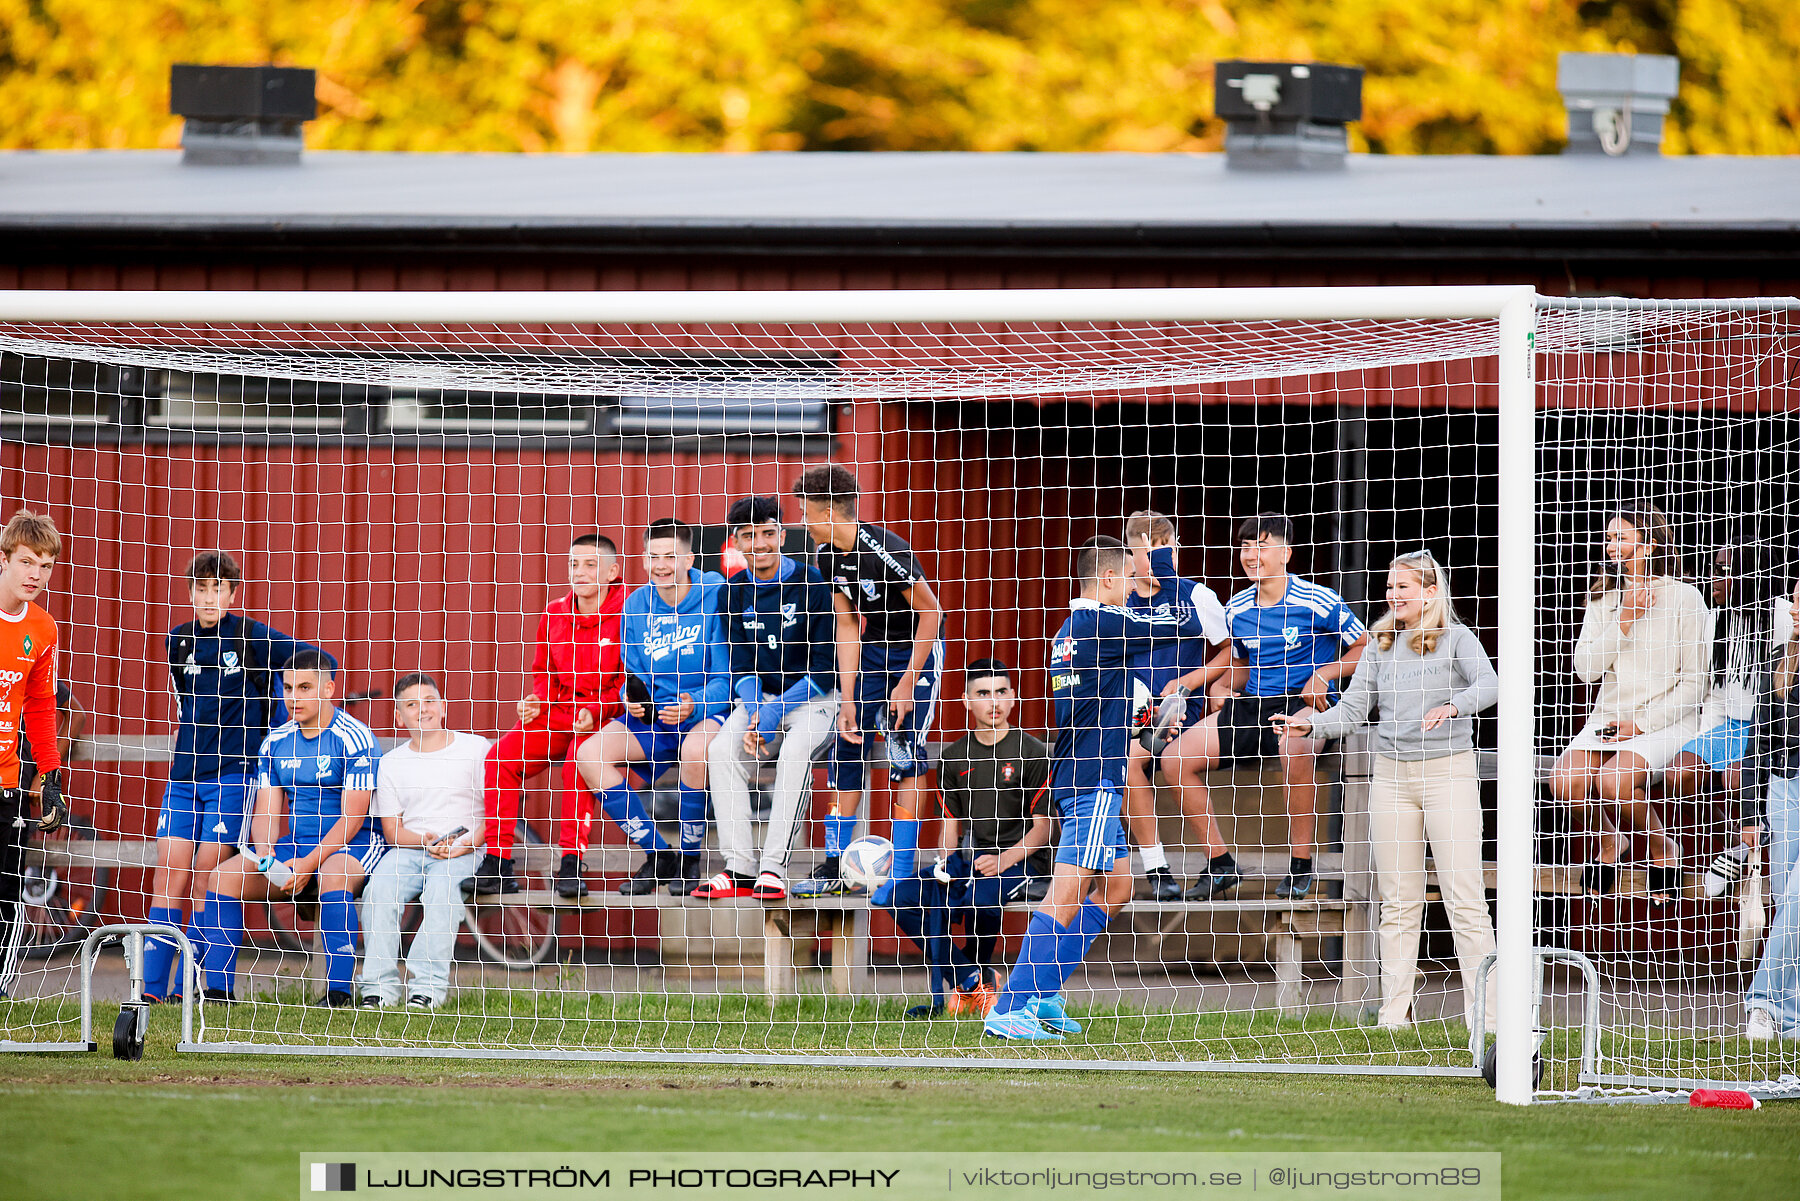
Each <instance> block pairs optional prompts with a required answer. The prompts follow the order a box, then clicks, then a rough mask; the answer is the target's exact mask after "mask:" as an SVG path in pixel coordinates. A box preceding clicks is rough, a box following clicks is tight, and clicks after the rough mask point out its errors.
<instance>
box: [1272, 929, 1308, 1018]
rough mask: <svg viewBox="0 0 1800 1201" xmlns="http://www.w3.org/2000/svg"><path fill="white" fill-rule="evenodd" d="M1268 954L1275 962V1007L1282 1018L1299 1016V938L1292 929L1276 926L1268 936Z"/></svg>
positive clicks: (1300, 975) (1300, 976) (1301, 977)
mask: <svg viewBox="0 0 1800 1201" xmlns="http://www.w3.org/2000/svg"><path fill="white" fill-rule="evenodd" d="M1269 953H1270V957H1271V958H1272V959H1273V960H1274V961H1275V1005H1276V1007H1277V1008H1278V1009H1280V1010H1281V1016H1282V1017H1298V1016H1299V1015H1300V985H1301V981H1302V979H1303V974H1302V972H1301V969H1300V964H1301V956H1300V938H1299V936H1298V935H1297V934H1295V933H1294V931H1293V928H1292V927H1290V926H1287V925H1285V924H1283V925H1280V926H1277V927H1276V928H1275V929H1274V930H1273V931H1272V932H1271V933H1270V935H1269Z"/></svg>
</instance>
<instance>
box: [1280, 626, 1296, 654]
mask: <svg viewBox="0 0 1800 1201" xmlns="http://www.w3.org/2000/svg"><path fill="white" fill-rule="evenodd" d="M1281 641H1282V643H1283V644H1284V645H1285V646H1286V647H1287V648H1288V649H1289V650H1293V649H1294V648H1295V647H1297V646H1299V645H1300V627H1299V626H1282V627H1281Z"/></svg>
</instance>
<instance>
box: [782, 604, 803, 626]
mask: <svg viewBox="0 0 1800 1201" xmlns="http://www.w3.org/2000/svg"><path fill="white" fill-rule="evenodd" d="M799 612H800V606H799V605H783V606H781V624H782V625H784V626H791V625H793V624H794V621H795V620H796V616H797V614H798V613H799Z"/></svg>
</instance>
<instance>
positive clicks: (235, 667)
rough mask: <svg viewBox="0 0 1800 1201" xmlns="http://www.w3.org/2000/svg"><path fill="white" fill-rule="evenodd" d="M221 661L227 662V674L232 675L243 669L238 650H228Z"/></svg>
mask: <svg viewBox="0 0 1800 1201" xmlns="http://www.w3.org/2000/svg"><path fill="white" fill-rule="evenodd" d="M220 661H221V662H223V663H224V664H225V673H224V674H226V675H230V674H231V673H232V672H234V671H242V670H243V668H242V666H241V665H240V664H239V663H238V653H237V652H236V651H226V652H225V654H224V655H223V656H221V660H220Z"/></svg>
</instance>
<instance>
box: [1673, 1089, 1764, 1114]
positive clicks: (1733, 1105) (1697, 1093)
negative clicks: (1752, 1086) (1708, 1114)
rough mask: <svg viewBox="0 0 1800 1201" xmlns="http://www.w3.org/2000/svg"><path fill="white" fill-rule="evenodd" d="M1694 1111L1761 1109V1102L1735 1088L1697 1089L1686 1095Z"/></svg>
mask: <svg viewBox="0 0 1800 1201" xmlns="http://www.w3.org/2000/svg"><path fill="white" fill-rule="evenodd" d="M1688 1104H1689V1105H1690V1106H1692V1107H1693V1108H1695V1109H1761V1108H1762V1102H1761V1101H1758V1100H1757V1099H1756V1098H1755V1097H1752V1096H1751V1095H1750V1094H1749V1093H1746V1092H1739V1091H1738V1090H1737V1089H1735V1088H1697V1089H1695V1090H1694V1091H1693V1092H1691V1093H1689V1094H1688Z"/></svg>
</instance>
